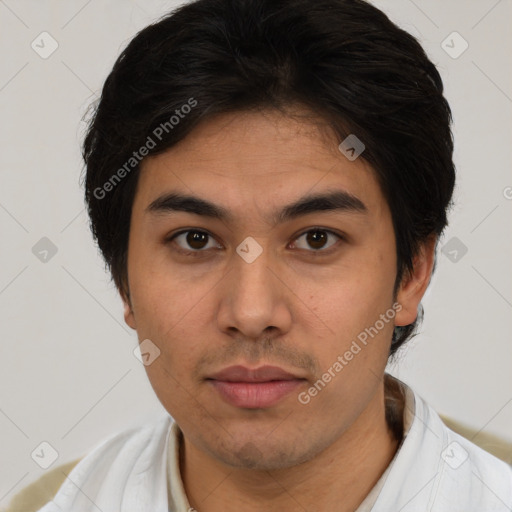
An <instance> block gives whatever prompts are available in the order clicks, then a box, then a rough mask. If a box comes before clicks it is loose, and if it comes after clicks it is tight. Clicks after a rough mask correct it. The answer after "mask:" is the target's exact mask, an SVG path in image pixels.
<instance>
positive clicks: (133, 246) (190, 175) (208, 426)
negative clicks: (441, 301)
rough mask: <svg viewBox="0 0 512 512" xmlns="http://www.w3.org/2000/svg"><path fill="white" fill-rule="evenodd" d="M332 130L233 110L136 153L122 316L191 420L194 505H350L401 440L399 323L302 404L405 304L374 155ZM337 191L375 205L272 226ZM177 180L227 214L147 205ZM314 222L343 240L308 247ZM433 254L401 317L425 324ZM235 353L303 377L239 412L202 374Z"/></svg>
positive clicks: (187, 476) (189, 482) (187, 448)
mask: <svg viewBox="0 0 512 512" xmlns="http://www.w3.org/2000/svg"><path fill="white" fill-rule="evenodd" d="M339 143H340V141H339V140H338V139H337V138H336V137H335V136H334V134H332V133H330V132H329V130H328V129H327V128H325V127H319V125H318V122H317V123H313V122H307V121H305V120H304V119H302V120H296V119H294V118H292V117H290V116H284V115H283V114H279V113H276V112H273V111H270V112H252V113H248V112H247V113H236V114H223V115H220V116H217V117H214V118H211V119H209V120H208V121H205V122H203V123H202V124H201V125H199V126H198V127H197V128H196V129H195V130H194V131H193V132H192V133H191V134H190V135H189V136H188V137H187V138H186V139H184V140H183V141H181V142H180V143H179V144H177V145H176V146H174V147H173V148H171V149H170V150H167V151H166V152H165V153H162V154H160V155H157V156H154V157H150V158H147V159H145V160H144V162H143V164H142V169H141V174H140V178H139V183H138V188H137V191H136V195H135V200H134V204H133V210H132V219H131V227H130V238H129V247H128V285H129V290H130V300H128V298H127V297H123V300H124V302H125V320H126V322H127V324H128V325H129V326H130V327H132V328H133V329H136V330H137V334H138V337H139V340H141V341H142V340H144V339H150V340H151V341H152V342H153V343H154V344H155V345H157V346H158V347H159V349H160V351H161V354H160V356H159V357H158V358H157V359H155V360H154V362H153V363H152V364H150V365H148V366H147V367H146V370H147V374H148V377H149V379H150V382H151V385H152V387H153V389H154V390H155V393H156V394H157V396H158V398H159V400H160V401H161V403H162V404H163V406H164V407H165V408H166V409H167V411H168V412H169V413H170V414H171V415H172V417H173V418H174V419H175V420H176V422H177V423H178V425H179V426H180V429H181V430H182V432H183V435H184V447H183V449H182V450H181V454H180V455H181V461H180V468H181V476H182V479H183V482H184V488H185V491H186V493H187V496H188V498H189V501H190V504H191V506H193V507H194V508H195V509H196V510H198V511H199V512H217V511H219V512H220V511H222V512H230V511H235V510H236V511H240V510H244V511H247V512H251V511H261V510H265V511H278V510H279V511H280V512H286V511H292V510H293V511H296V510H308V511H312V510H315V511H332V510H337V511H340V512H343V511H352V510H355V508H357V506H358V505H359V504H360V503H361V502H362V501H363V499H364V498H365V496H366V495H367V494H368V492H369V491H370V490H371V488H372V487H373V486H374V484H375V483H376V482H377V480H378V479H379V477H380V475H381V474H382V473H383V471H384V470H385V469H386V467H387V466H388V464H389V462H390V461H391V459H392V458H393V456H394V454H395V453H396V450H397V445H398V443H397V440H395V439H394V438H393V436H392V435H391V432H390V430H389V429H388V426H387V424H386V420H385V412H384V385H383V375H384V371H385V366H386V362H387V357H388V352H389V346H390V342H391V337H392V331H393V321H391V322H389V323H387V324H385V327H384V328H383V329H382V330H380V331H379V333H378V335H376V336H375V337H374V338H373V339H370V341H369V343H368V345H367V346H365V347H364V348H363V349H362V350H361V351H360V352H359V353H358V354H357V355H356V356H354V358H353V359H352V360H351V361H350V362H349V364H347V365H346V366H344V368H343V370H342V371H341V372H339V373H337V374H336V376H335V377H334V378H332V380H331V381H330V382H329V383H328V384H327V385H326V386H325V387H324V388H323V389H322V390H321V391H320V392H319V393H318V394H317V395H316V396H315V397H313V398H312V399H311V401H310V402H309V403H308V404H302V403H300V402H299V401H298V399H297V394H298V393H299V392H302V391H307V389H308V388H310V387H311V386H312V385H313V384H314V383H315V382H316V381H317V380H318V379H319V378H321V376H322V374H323V373H324V372H326V371H327V369H328V368H329V367H332V365H333V363H334V362H335V361H336V360H337V357H338V356H339V355H343V354H344V353H345V352H346V351H347V350H348V349H349V347H350V345H351V343H352V342H353V340H355V339H356V337H357V335H358V334H359V333H360V332H362V331H364V329H365V328H367V327H369V326H373V325H374V324H375V322H376V320H377V319H379V315H381V314H383V313H385V312H386V311H387V310H390V309H392V305H393V303H394V302H395V301H394V297H393V285H394V282H395V277H396V250H395V236H394V231H393V226H392V220H391V214H390V211H389V207H388V205H387V203H386V201H385V199H384V197H383V195H382V192H381V190H380V187H379V185H378V183H377V181H376V179H375V176H374V172H373V170H372V169H371V167H370V166H369V165H368V164H367V163H366V162H365V161H364V160H363V159H362V158H358V159H356V160H355V161H352V162H351V161H349V160H348V159H347V158H346V157H345V156H344V155H343V154H342V153H341V152H340V151H339V150H338V148H337V147H338V144H339ZM333 189H342V190H345V191H348V192H350V193H352V194H353V195H355V196H357V197H358V198H359V199H361V201H363V203H364V204H365V205H366V207H367V210H368V211H367V213H364V214H363V213H358V212H347V211H334V212H333V211H320V212H314V213H310V214H308V215H305V216H303V217H298V218H296V219H293V220H290V221H287V222H284V223H282V224H277V225H274V224H273V223H272V222H270V219H269V217H270V214H271V212H274V211H276V210H278V209H280V208H282V207H283V206H285V205H287V204H289V203H292V202H294V201H296V200H297V199H299V198H301V197H302V196H304V195H306V194H310V193H313V192H328V191H332V190H333ZM167 191H169V192H170V191H179V192H182V193H186V194H193V195H195V196H198V197H201V198H204V199H207V200H208V201H211V202H214V203H216V204H218V205H221V206H223V207H224V208H226V209H228V210H229V211H230V212H232V214H233V217H234V221H233V222H229V223H227V222H223V221H220V220H218V219H211V218H207V217H203V216H199V215H197V214H193V213H188V212H169V213H159V214H155V213H151V212H148V211H147V207H148V205H149V204H150V203H151V202H152V201H153V200H154V199H156V198H157V197H158V196H159V195H161V194H162V192H167ZM313 228H317V229H318V228H322V229H324V230H330V231H332V232H334V233H336V234H339V235H340V236H343V237H344V238H343V239H342V238H337V237H336V236H335V235H332V234H326V233H325V232H324V234H325V235H326V236H328V238H327V239H326V240H325V242H324V246H325V248H324V247H323V246H322V243H317V245H314V244H313V243H311V241H310V242H309V243H308V235H307V233H308V230H311V229H313ZM183 229H190V230H193V229H199V230H201V231H206V232H207V233H208V234H210V235H211V237H207V238H206V239H205V240H204V241H203V243H202V245H201V244H195V245H191V244H187V239H186V235H184V236H181V237H179V239H174V240H173V241H169V240H168V239H169V238H170V236H171V235H173V234H175V233H177V232H179V231H180V230H183ZM313 231H314V229H313ZM248 236H250V237H252V238H253V239H254V240H256V241H257V242H258V244H259V245H260V246H261V248H262V250H263V252H262V253H261V255H260V256H258V257H257V258H256V260H255V261H253V262H252V263H250V264H249V263H247V262H246V261H244V260H243V259H242V258H241V257H240V256H239V255H238V253H237V252H236V248H237V246H238V245H239V244H240V243H241V242H242V241H243V240H244V239H245V238H246V237H248ZM202 247H204V248H202ZM180 248H181V249H182V250H184V251H186V250H188V251H194V250H195V251H196V252H200V251H202V252H201V254H200V255H199V257H194V256H191V255H186V254H182V253H180V252H179V249H180ZM320 251H326V253H327V251H330V254H326V255H324V254H319V252H320ZM434 252H435V239H434V238H432V239H430V240H429V241H428V242H426V243H425V244H424V245H423V246H422V247H421V250H420V252H419V254H418V255H417V257H416V259H415V266H414V272H412V273H411V274H410V275H407V276H406V277H405V278H404V279H403V281H402V284H401V286H400V290H399V292H398V295H397V297H396V301H397V302H399V303H400V304H401V310H400V311H399V312H398V313H396V316H395V318H394V324H395V325H408V324H410V323H412V322H413V321H414V320H415V318H416V315H417V308H418V304H419V302H420V300H421V298H422V296H423V294H424V292H425V290H426V288H427V286H428V282H429V279H430V275H431V272H432V267H433V261H434ZM235 364H240V365H243V366H246V367H249V368H257V367H259V366H261V365H263V364H271V365H275V366H279V367H281V368H283V369H285V370H286V371H289V372H291V373H293V374H295V375H297V376H299V377H301V378H304V379H305V380H304V381H303V382H302V383H301V386H300V387H299V388H298V390H297V392H295V391H294V392H292V393H290V394H289V395H287V396H286V397H285V398H284V399H282V400H281V401H280V402H279V403H278V404H276V405H274V406H272V407H268V408H263V409H244V408H240V407H235V406H233V405H231V404H229V403H227V402H225V401H224V400H223V399H222V398H221V397H220V395H219V394H218V392H217V391H216V390H215V389H214V388H213V387H212V386H211V383H209V382H208V381H206V380H205V379H206V377H208V376H210V375H212V374H213V373H215V372H218V371H220V370H221V369H223V368H226V367H228V366H231V365H235ZM319 489H321V492H319Z"/></svg>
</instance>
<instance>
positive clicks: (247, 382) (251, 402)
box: [206, 366, 306, 409]
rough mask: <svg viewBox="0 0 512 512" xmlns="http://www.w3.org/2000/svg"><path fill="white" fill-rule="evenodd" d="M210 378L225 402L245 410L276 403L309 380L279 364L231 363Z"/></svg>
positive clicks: (261, 407) (210, 381) (209, 380)
mask: <svg viewBox="0 0 512 512" xmlns="http://www.w3.org/2000/svg"><path fill="white" fill-rule="evenodd" d="M206 380H207V381H208V382H209V383H210V384H211V385H212V387H213V388H214V389H215V390H216V392H217V393H218V394H219V395H220V397H221V398H222V399H223V400H224V401H225V402H227V403H229V404H230V405H233V406H235V407H240V408H244V409H265V408H268V407H271V406H273V405H276V404H277V403H278V402H280V401H281V400H282V399H284V397H286V396H287V395H289V394H290V393H291V392H292V391H294V390H296V389H297V388H298V387H299V386H301V385H302V384H303V383H304V382H305V381H306V379H305V378H303V377H299V376H297V375H293V374H292V373H289V372H287V371H285V370H283V369H282V368H279V367H277V366H261V367H259V368H256V369H252V370H251V369H249V368H246V367H244V366H230V367H229V368H225V369H224V370H222V371H220V372H218V373H216V374H214V375H212V376H211V377H209V378H207V379H206Z"/></svg>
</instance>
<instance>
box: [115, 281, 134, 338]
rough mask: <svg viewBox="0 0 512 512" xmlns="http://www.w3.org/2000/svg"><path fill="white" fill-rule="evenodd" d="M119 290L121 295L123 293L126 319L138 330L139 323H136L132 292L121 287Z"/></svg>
mask: <svg viewBox="0 0 512 512" xmlns="http://www.w3.org/2000/svg"><path fill="white" fill-rule="evenodd" d="M118 291H119V295H121V299H122V301H123V305H124V321H125V322H126V324H127V325H128V326H129V327H131V328H132V329H133V330H136V329H137V324H136V323H135V314H134V313H133V308H132V304H131V300H130V293H129V292H128V291H124V290H122V289H119V288H118Z"/></svg>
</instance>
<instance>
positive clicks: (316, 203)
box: [146, 190, 368, 225]
mask: <svg viewBox="0 0 512 512" xmlns="http://www.w3.org/2000/svg"><path fill="white" fill-rule="evenodd" d="M322 211H342V212H347V213H362V214H366V213H368V208H367V207H366V205H365V204H364V203H363V202H362V201H361V200H360V199H359V198H358V197H356V196H355V195H353V194H351V193H349V192H346V191H344V190H336V191H331V192H327V193H320V194H310V195H306V196H303V197H301V198H300V199H298V200H297V201H295V202H293V203H291V204H289V205H286V206H284V207H283V208H282V209H281V210H279V211H277V212H273V213H272V214H271V216H270V222H271V224H272V225H277V224H280V223H283V222H286V221H289V220H292V219H296V218H298V217H301V216H303V215H308V214H311V213H317V212H322ZM146 212H148V213H152V214H157V215H160V214H168V213H172V212H187V213H194V214H196V215H201V216H203V217H209V218H212V219H218V220H220V221H223V222H227V223H230V222H231V223H232V222H233V221H234V220H235V216H234V215H233V214H232V213H231V212H230V211H229V210H227V209H226V208H224V207H223V206H220V205H218V204H215V203H212V202H210V201H207V200H205V199H202V198H200V197H195V196H193V195H188V194H181V193H179V192H169V193H166V194H163V195H161V196H159V197H157V198H156V199H155V200H154V201H152V202H151V204H149V206H148V207H147V208H146Z"/></svg>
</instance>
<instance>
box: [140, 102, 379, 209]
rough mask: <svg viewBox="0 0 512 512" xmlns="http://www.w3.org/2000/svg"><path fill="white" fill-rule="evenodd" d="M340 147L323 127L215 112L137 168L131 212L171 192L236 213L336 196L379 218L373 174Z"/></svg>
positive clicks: (272, 117) (265, 115)
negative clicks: (334, 192)
mask: <svg viewBox="0 0 512 512" xmlns="http://www.w3.org/2000/svg"><path fill="white" fill-rule="evenodd" d="M340 142H341V141H339V140H337V137H336V136H335V135H334V133H333V132H332V131H330V130H329V129H328V127H327V126H326V125H324V126H322V125H320V126H319V123H318V122H317V121H316V120H313V121H312V120H311V119H308V118H306V117H304V116H302V118H297V117H288V116H284V115H282V114H280V113H275V112H272V111H271V112H262V113H249V112H244V113H230V114H222V115H219V116H216V117H214V118H212V119H209V120H207V121H204V122H203V123H201V124H200V125H199V126H198V127H196V128H195V129H194V130H193V131H192V132H191V133H190V134H189V135H188V136H187V137H186V138H185V139H183V140H182V141H180V142H179V143H178V144H176V145H175V146H173V147H172V148H170V149H168V150H166V151H165V152H163V153H161V154H159V155H156V156H153V157H149V158H146V159H145V160H144V161H143V162H142V164H141V170H140V176H139V184H138V187H137V188H138V192H137V196H136V200H135V203H136V205H134V209H135V208H136V207H137V208H147V206H148V205H149V204H150V203H151V202H152V201H154V200H155V199H156V198H157V197H159V196H161V194H162V193H163V192H165V191H169V192H170V191H178V192H180V193H181V194H183V195H185V194H186V195H193V196H195V197H201V198H204V199H205V200H211V201H214V202H215V203H216V204H219V205H222V206H224V207H225V208H226V209H229V210H230V211H233V212H234V214H235V215H238V214H241V212H244V211H247V210H251V209H256V210H258V211H261V212H263V211H264V210H265V209H266V208H265V205H268V206H269V208H270V207H271V206H272V205H283V204H285V203H288V202H289V200H292V199H297V198H299V197H303V196H305V195H308V194H315V193H320V192H322V193H325V192H327V191H329V190H343V191H346V192H347V193H348V194H351V195H353V196H354V197H356V198H359V199H360V200H361V201H362V202H363V203H364V205H365V206H367V208H368V210H369V211H370V213H373V214H377V215H378V214H379V213H380V214H382V213H383V209H387V205H386V204H385V201H384V198H383V196H382V193H381V190H380V187H379V185H378V183H377V180H376V177H375V173H374V171H373V169H372V168H371V166H370V165H369V164H368V163H367V162H366V161H365V160H364V159H363V158H357V159H356V160H354V161H350V160H348V159H347V158H346V157H345V156H344V155H343V154H342V153H341V152H340V151H339V149H338V145H339V144H340ZM271 209H273V208H271Z"/></svg>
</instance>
